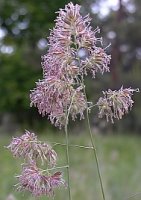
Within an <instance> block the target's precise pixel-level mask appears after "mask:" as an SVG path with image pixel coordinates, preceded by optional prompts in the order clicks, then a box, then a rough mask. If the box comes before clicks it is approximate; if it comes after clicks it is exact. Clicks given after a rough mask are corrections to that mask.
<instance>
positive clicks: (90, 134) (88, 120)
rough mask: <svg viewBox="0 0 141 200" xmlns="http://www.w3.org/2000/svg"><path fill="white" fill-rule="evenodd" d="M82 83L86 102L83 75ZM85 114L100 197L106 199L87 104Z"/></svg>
mask: <svg viewBox="0 0 141 200" xmlns="http://www.w3.org/2000/svg"><path fill="white" fill-rule="evenodd" d="M82 83H83V88H84V95H85V99H86V102H87V95H86V89H85V85H84V80H83V77H82ZM86 115H87V124H88V130H89V136H90V140H91V144H92V147H93V153H94V157H95V160H96V166H97V172H98V177H99V181H100V187H101V192H102V197H103V200H106V198H105V192H104V187H103V181H102V175H101V171H100V166H99V159H98V155H97V152H96V145H95V142H94V139H93V134H92V130H91V126H90V119H89V108H88V105H87V109H86Z"/></svg>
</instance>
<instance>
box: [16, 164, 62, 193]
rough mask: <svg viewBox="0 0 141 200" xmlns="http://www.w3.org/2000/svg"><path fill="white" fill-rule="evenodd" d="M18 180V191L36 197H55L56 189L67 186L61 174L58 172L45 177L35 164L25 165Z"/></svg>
mask: <svg viewBox="0 0 141 200" xmlns="http://www.w3.org/2000/svg"><path fill="white" fill-rule="evenodd" d="M17 178H18V180H19V183H18V184H17V189H18V190H19V191H23V190H25V191H29V192H31V193H32V195H34V196H36V197H39V196H43V195H46V196H53V195H54V189H55V188H58V187H60V186H66V184H65V181H64V179H63V178H62V173H61V172H56V173H54V174H53V175H51V174H49V175H44V174H43V172H42V171H40V170H39V169H38V167H37V166H36V164H35V163H34V162H32V163H31V164H28V165H24V166H23V169H22V173H21V175H19V176H17Z"/></svg>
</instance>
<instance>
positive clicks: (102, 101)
mask: <svg viewBox="0 0 141 200" xmlns="http://www.w3.org/2000/svg"><path fill="white" fill-rule="evenodd" d="M133 92H139V89H131V88H125V89H123V87H121V89H120V90H118V91H117V90H115V91H112V90H110V89H109V90H108V91H106V92H103V94H104V97H100V98H99V100H98V102H97V105H98V107H99V117H100V118H102V117H103V116H106V119H107V121H109V118H110V120H111V122H112V123H113V122H114V120H113V119H114V118H117V119H122V117H123V115H124V114H126V113H128V111H129V110H130V109H131V108H132V106H133V103H134V101H133V100H132V95H133Z"/></svg>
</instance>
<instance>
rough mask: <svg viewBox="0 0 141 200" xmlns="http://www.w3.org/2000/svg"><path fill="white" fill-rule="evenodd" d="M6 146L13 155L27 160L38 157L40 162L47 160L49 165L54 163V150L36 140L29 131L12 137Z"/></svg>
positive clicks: (55, 155)
mask: <svg viewBox="0 0 141 200" xmlns="http://www.w3.org/2000/svg"><path fill="white" fill-rule="evenodd" d="M7 148H8V149H10V151H11V152H12V154H13V156H14V157H18V158H24V159H27V160H28V161H32V160H34V159H40V160H41V161H42V164H44V162H47V163H48V164H49V165H50V166H55V165H56V160H57V154H56V152H55V151H54V150H53V149H52V148H51V146H50V145H49V144H47V143H43V142H40V141H38V140H37V136H35V134H34V133H31V132H29V131H25V134H23V135H22V136H21V137H16V138H13V139H12V141H11V143H10V145H9V146H8V147H7Z"/></svg>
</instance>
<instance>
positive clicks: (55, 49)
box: [30, 3, 110, 127]
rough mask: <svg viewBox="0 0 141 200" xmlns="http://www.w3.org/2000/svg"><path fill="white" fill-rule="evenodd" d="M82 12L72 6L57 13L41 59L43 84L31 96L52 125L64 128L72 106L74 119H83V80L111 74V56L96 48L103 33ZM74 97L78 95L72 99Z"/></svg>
mask: <svg viewBox="0 0 141 200" xmlns="http://www.w3.org/2000/svg"><path fill="white" fill-rule="evenodd" d="M80 8H81V6H79V5H77V4H76V5H73V3H69V4H68V5H66V6H65V9H60V11H59V12H58V14H59V15H58V17H57V19H56V20H55V22H56V25H55V28H54V29H53V30H52V31H51V33H50V36H49V49H48V52H47V54H46V55H44V56H43V57H42V58H43V62H42V67H43V80H42V81H39V82H38V83H37V84H36V88H35V89H34V90H32V91H31V94H30V98H31V106H33V105H34V106H35V107H37V108H38V110H39V113H40V114H42V115H43V116H45V115H48V117H49V119H50V121H51V123H53V124H54V125H55V126H59V127H61V126H64V125H65V122H66V121H65V118H66V111H67V109H68V108H69V107H70V105H71V106H72V108H71V109H70V115H71V116H72V119H75V118H76V117H77V115H78V114H80V118H83V112H84V110H85V109H86V107H87V102H86V100H85V98H84V94H83V89H84V88H82V81H81V80H80V77H81V76H83V75H84V74H85V75H87V71H91V72H92V74H93V77H95V74H96V73H97V72H100V73H102V74H103V73H104V72H108V71H109V67H108V64H109V62H110V56H109V55H107V54H106V53H105V51H104V49H102V48H100V47H97V46H96V44H97V42H98V41H100V42H101V41H102V39H101V38H97V37H96V33H97V32H100V30H99V28H96V29H95V30H92V27H91V26H90V22H91V19H90V17H89V15H86V16H84V17H83V16H81V14H80ZM80 87H81V88H82V89H81V90H80ZM73 93H76V95H75V96H74V98H73V99H72V98H71V97H72V95H73ZM72 101H73V102H72Z"/></svg>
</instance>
